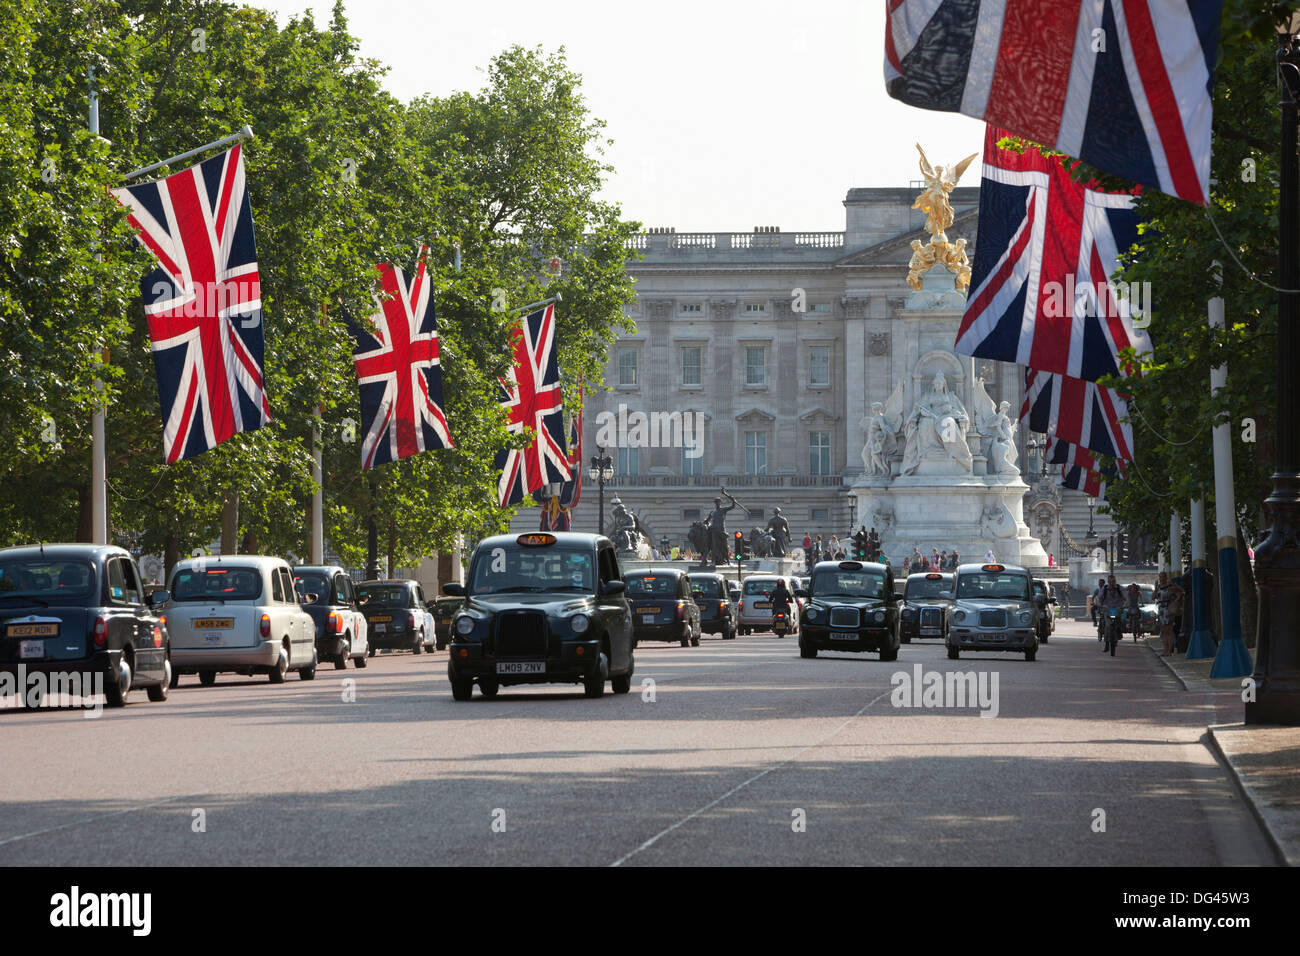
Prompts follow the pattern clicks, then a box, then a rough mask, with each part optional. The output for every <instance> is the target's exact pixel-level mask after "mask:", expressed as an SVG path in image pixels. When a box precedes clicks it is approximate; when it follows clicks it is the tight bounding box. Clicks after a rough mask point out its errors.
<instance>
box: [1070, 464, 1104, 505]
mask: <svg viewBox="0 0 1300 956" xmlns="http://www.w3.org/2000/svg"><path fill="white" fill-rule="evenodd" d="M1060 485H1061V487H1062V488H1073V489H1074V490H1075V491H1082V492H1083V493H1084V494H1085V495H1091V496H1092V497H1093V498H1103V499H1104V498H1105V497H1106V477H1105V476H1104V475H1101V474H1099V473H1097V472H1095V471H1089V470H1088V469H1087V468H1082V467H1080V466H1079V465H1062V466H1061V478H1060Z"/></svg>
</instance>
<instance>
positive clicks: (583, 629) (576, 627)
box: [569, 614, 591, 634]
mask: <svg viewBox="0 0 1300 956" xmlns="http://www.w3.org/2000/svg"><path fill="white" fill-rule="evenodd" d="M590 626H591V618H589V617H587V615H585V614H575V615H573V617H571V618H569V627H571V628H573V633H574V634H586V633H587V628H589V627H590Z"/></svg>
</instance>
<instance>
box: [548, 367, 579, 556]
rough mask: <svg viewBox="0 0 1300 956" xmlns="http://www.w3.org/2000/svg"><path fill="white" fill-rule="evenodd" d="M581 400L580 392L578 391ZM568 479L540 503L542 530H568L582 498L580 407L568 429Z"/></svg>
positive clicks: (571, 525)
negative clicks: (551, 496)
mask: <svg viewBox="0 0 1300 956" xmlns="http://www.w3.org/2000/svg"><path fill="white" fill-rule="evenodd" d="M578 401H579V402H581V401H582V392H581V391H579V393H578ZM568 462H569V475H570V477H569V480H568V481H566V482H565V483H564V484H563V485H561V486H560V493H559V494H558V495H556V496H555V497H553V498H548V499H547V500H546V501H545V503H543V505H542V527H541V530H542V531H569V530H570V529H571V528H572V527H573V509H574V508H576V507H577V506H578V502H579V501H580V500H582V409H581V408H579V409H578V414H577V415H576V416H574V419H573V424H572V427H571V428H570V429H569V456H568Z"/></svg>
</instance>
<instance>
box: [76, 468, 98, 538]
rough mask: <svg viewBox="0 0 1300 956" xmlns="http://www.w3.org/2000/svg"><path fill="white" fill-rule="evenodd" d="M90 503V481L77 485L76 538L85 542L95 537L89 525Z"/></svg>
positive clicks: (90, 519) (91, 514)
mask: <svg viewBox="0 0 1300 956" xmlns="http://www.w3.org/2000/svg"><path fill="white" fill-rule="evenodd" d="M91 505H92V502H91V497H90V483H89V482H86V483H85V484H80V485H77V506H78V510H77V540H78V541H83V542H86V543H89V542H91V541H92V540H94V537H95V532H94V531H93V530H92V529H91V527H90V525H91V521H92V519H93V517H94V515H93V512H92V507H91Z"/></svg>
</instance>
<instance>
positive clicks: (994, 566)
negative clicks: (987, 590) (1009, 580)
mask: <svg viewBox="0 0 1300 956" xmlns="http://www.w3.org/2000/svg"><path fill="white" fill-rule="evenodd" d="M1006 569H1007V568H1006V565H1003V564H986V565H984V566H983V567H981V568H980V570H981V571H1005V570H1006Z"/></svg>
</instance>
